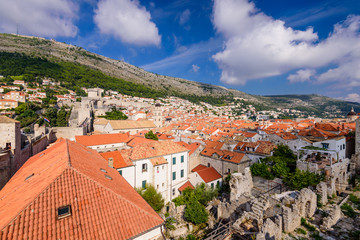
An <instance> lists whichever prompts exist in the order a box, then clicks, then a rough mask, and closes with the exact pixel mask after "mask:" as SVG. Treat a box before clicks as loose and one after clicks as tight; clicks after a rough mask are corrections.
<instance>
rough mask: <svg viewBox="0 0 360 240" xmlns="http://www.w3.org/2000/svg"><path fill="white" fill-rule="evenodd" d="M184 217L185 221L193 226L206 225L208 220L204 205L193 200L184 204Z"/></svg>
mask: <svg viewBox="0 0 360 240" xmlns="http://www.w3.org/2000/svg"><path fill="white" fill-rule="evenodd" d="M184 216H185V219H186V220H187V221H189V222H192V223H194V224H200V223H206V222H207V220H208V213H207V212H206V209H205V207H204V205H202V204H201V203H199V202H198V201H196V200H195V199H193V200H192V201H190V202H189V203H187V204H186V209H185V213H184Z"/></svg>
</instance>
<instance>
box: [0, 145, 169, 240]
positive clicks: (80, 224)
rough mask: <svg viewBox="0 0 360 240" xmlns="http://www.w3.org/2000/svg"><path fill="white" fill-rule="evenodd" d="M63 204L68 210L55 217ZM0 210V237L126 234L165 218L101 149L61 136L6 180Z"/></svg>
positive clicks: (129, 235) (107, 236)
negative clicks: (90, 147)
mask: <svg viewBox="0 0 360 240" xmlns="http://www.w3.org/2000/svg"><path fill="white" fill-rule="evenodd" d="M101 169H103V170H101ZM106 175H107V176H108V177H106ZM66 205H70V206H71V216H69V217H66V218H63V219H60V220H58V219H57V209H58V208H59V207H62V206H66ZM0 216H1V218H0V239H19V238H21V239H129V238H132V237H135V236H138V235H141V234H143V233H145V232H146V231H148V230H150V229H152V228H154V227H157V226H160V225H161V224H163V220H162V218H161V217H160V216H159V215H158V214H157V213H156V212H155V211H154V210H153V209H152V208H151V207H150V206H149V205H148V204H147V203H146V201H145V200H144V199H143V198H142V197H141V196H140V195H139V194H138V193H137V192H136V191H135V190H134V189H133V188H132V187H131V186H130V185H129V184H128V183H127V182H126V180H125V179H124V178H123V177H122V176H121V175H120V174H119V173H118V172H117V171H116V170H115V169H113V168H110V167H108V165H107V163H106V162H105V161H104V159H103V158H102V157H101V156H100V154H98V153H97V152H96V151H94V150H91V149H88V148H86V147H84V146H82V145H81V144H79V143H75V142H71V141H69V140H65V139H60V140H58V141H57V142H56V144H54V145H53V146H52V147H50V148H48V149H46V150H45V151H43V152H41V153H39V154H37V155H35V156H33V157H31V158H30V159H29V160H28V161H27V162H26V163H25V164H24V165H23V166H22V167H21V168H20V170H19V171H18V172H17V173H16V174H15V175H14V176H13V177H12V178H11V180H10V181H9V182H8V183H7V184H6V185H5V186H4V188H3V189H2V190H1V191H0Z"/></svg>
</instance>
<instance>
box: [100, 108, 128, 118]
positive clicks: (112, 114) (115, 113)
mask: <svg viewBox="0 0 360 240" xmlns="http://www.w3.org/2000/svg"><path fill="white" fill-rule="evenodd" d="M99 117H102V118H105V119H107V120H126V119H128V117H127V116H126V115H125V114H124V113H123V112H122V111H119V110H117V109H116V108H115V107H113V108H112V109H111V112H106V113H105V116H99Z"/></svg>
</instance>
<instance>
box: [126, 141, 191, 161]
mask: <svg viewBox="0 0 360 240" xmlns="http://www.w3.org/2000/svg"><path fill="white" fill-rule="evenodd" d="M127 150H128V151H121V154H122V155H123V157H124V158H127V157H128V158H129V159H131V160H139V159H145V158H153V157H160V156H164V155H169V154H174V153H180V152H187V151H189V150H188V149H187V148H184V147H182V146H180V145H179V144H176V143H174V142H172V141H162V142H159V141H151V142H145V143H141V144H137V145H135V146H134V147H133V148H131V149H127ZM124 155H128V156H124Z"/></svg>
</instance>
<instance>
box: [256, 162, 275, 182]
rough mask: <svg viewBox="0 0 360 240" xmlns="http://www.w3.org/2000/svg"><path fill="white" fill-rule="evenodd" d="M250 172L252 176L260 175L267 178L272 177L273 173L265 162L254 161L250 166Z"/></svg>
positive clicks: (270, 178)
mask: <svg viewBox="0 0 360 240" xmlns="http://www.w3.org/2000/svg"><path fill="white" fill-rule="evenodd" d="M250 170H251V174H252V175H253V176H260V177H263V178H265V179H268V180H272V179H274V178H275V177H274V175H273V174H272V173H271V167H270V166H268V165H267V164H266V163H254V164H253V165H251V167H250Z"/></svg>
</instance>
